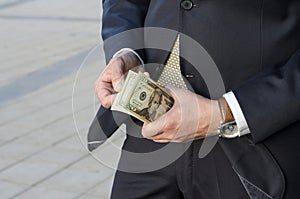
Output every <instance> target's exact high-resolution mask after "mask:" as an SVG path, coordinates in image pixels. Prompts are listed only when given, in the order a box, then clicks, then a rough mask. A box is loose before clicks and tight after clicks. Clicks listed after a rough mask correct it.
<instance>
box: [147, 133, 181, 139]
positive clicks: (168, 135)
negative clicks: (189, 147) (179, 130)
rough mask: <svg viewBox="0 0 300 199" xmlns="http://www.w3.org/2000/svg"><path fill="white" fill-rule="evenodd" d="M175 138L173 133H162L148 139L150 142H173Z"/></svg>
mask: <svg viewBox="0 0 300 199" xmlns="http://www.w3.org/2000/svg"><path fill="white" fill-rule="evenodd" d="M175 137H176V132H175V131H164V132H161V133H158V134H156V135H154V136H151V137H149V139H151V140H173V139H174V138H175Z"/></svg>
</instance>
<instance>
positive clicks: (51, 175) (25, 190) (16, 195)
mask: <svg viewBox="0 0 300 199" xmlns="http://www.w3.org/2000/svg"><path fill="white" fill-rule="evenodd" d="M89 155H90V154H85V155H83V156H81V157H80V158H78V159H77V160H75V161H73V162H71V163H69V164H67V165H66V166H65V167H63V168H61V169H58V170H57V171H55V172H53V173H52V174H50V175H48V176H46V177H45V178H43V179H41V180H39V181H37V182H35V183H33V184H31V185H30V186H29V187H27V188H25V189H24V190H22V191H20V192H19V193H16V194H15V195H13V196H11V197H10V199H13V198H16V197H18V196H20V195H21V194H23V193H25V192H27V191H29V190H31V189H32V188H34V187H36V186H38V185H39V184H41V183H43V182H45V181H46V180H48V179H50V178H52V177H53V176H55V175H57V174H59V173H61V172H62V171H64V170H65V169H67V168H69V167H71V166H72V165H74V164H76V163H77V162H79V161H81V160H83V159H84V158H86V157H88V156H89Z"/></svg>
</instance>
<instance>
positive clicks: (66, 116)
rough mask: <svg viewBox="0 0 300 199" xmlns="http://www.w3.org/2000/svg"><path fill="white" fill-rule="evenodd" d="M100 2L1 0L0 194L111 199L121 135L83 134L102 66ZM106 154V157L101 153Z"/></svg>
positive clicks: (94, 104) (94, 102)
mask: <svg viewBox="0 0 300 199" xmlns="http://www.w3.org/2000/svg"><path fill="white" fill-rule="evenodd" d="M100 2H101V1H98V0H88V1H82V0H52V1H47V0H0V27H1V32H0V63H1V65H0V198H1V199H2V198H63V199H64V198H91V199H93V198H98V199H99V198H101V199H102V198H103V199H106V198H109V195H110V189H111V184H112V180H113V175H114V172H115V170H114V168H115V167H116V164H117V161H118V158H119V155H120V153H119V148H120V146H121V145H122V142H123V140H124V130H122V129H121V130H119V131H118V132H117V133H116V135H114V136H113V137H112V138H111V139H110V141H111V142H109V143H107V144H104V145H103V146H101V147H100V148H99V149H97V150H96V151H95V152H93V155H91V154H89V153H88V152H87V150H86V133H87V130H88V127H89V124H90V122H91V120H92V118H93V116H94V114H95V111H96V110H97V108H98V106H99V102H98V101H97V99H96V97H95V95H94V91H93V85H94V81H95V80H96V78H97V76H98V75H99V74H100V72H101V71H102V69H103V67H104V66H105V64H104V59H103V52H102V51H101V48H99V47H98V48H96V50H95V51H93V53H92V54H90V56H88V57H87V59H86V62H85V63H84V64H83V65H81V63H82V62H83V60H84V58H86V56H87V55H88V54H89V53H90V51H91V49H93V48H94V47H95V46H96V45H97V44H99V43H100V37H99V30H100V17H101V5H100ZM102 157H103V158H104V159H105V161H103V160H104V159H102Z"/></svg>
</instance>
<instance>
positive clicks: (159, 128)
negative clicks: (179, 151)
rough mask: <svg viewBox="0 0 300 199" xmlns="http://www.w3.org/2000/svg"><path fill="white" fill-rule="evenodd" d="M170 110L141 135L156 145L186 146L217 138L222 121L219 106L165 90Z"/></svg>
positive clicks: (182, 92)
mask: <svg viewBox="0 0 300 199" xmlns="http://www.w3.org/2000/svg"><path fill="white" fill-rule="evenodd" d="M168 90H169V93H170V94H171V95H172V97H173V98H174V105H173V107H172V108H171V109H170V110H169V111H168V112H167V113H166V114H164V115H162V116H161V117H159V118H158V119H156V120H155V121H153V122H151V123H145V124H144V126H143V129H142V134H143V136H144V137H145V138H148V139H151V140H153V141H155V142H161V143H165V142H188V141H192V140H194V139H202V138H205V137H207V136H213V135H217V128H218V126H219V124H220V121H221V120H222V117H221V113H220V109H219V105H218V102H217V101H216V100H210V99H207V98H204V97H202V96H200V95H197V94H195V93H192V92H191V91H188V90H185V89H178V88H174V87H169V88H168Z"/></svg>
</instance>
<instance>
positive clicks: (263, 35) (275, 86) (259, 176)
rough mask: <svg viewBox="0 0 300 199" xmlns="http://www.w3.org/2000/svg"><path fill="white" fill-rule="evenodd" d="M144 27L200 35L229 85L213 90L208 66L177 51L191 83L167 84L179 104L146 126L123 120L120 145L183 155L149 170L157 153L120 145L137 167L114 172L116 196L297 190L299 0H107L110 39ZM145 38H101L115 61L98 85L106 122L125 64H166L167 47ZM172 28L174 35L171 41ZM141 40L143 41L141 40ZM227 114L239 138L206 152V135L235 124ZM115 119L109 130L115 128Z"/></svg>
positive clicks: (124, 160) (105, 31) (124, 161)
mask: <svg viewBox="0 0 300 199" xmlns="http://www.w3.org/2000/svg"><path fill="white" fill-rule="evenodd" d="M142 27H161V28H168V29H171V30H174V31H175V32H177V33H178V34H183V35H187V36H189V37H191V38H193V39H194V40H195V41H197V42H198V43H200V44H201V45H202V46H203V47H204V48H205V49H206V51H207V52H208V53H209V54H210V56H211V57H212V58H213V60H214V62H215V63H216V65H217V66H218V69H219V71H220V74H221V76H222V79H223V81H224V86H225V90H226V92H225V93H222V94H224V95H223V97H222V95H219V94H215V95H211V93H210V92H209V88H207V85H206V84H205V81H204V79H205V78H203V77H202V76H201V75H203V74H199V73H198V72H197V67H196V66H194V65H191V64H190V63H189V60H185V59H181V60H180V62H181V71H182V75H183V76H185V77H187V81H188V83H189V84H190V85H191V87H192V88H193V90H194V92H191V91H188V90H185V89H178V88H173V87H170V88H169V90H170V92H171V93H172V95H173V97H174V98H175V103H174V106H173V108H172V109H171V110H170V111H169V112H168V113H166V114H165V115H164V116H162V117H161V118H158V119H157V120H156V121H154V122H152V123H149V124H144V125H143V127H142V128H139V127H137V125H135V123H136V122H131V124H129V123H127V124H128V125H127V133H128V134H129V135H128V136H127V139H126V141H125V143H124V146H123V150H125V151H129V152H131V153H139V154H146V153H150V152H153V151H159V150H160V149H163V148H164V147H166V146H171V148H172V150H174V151H182V153H183V154H182V155H181V156H180V157H179V158H178V159H176V160H174V161H173V162H171V163H170V164H168V165H166V166H164V167H162V168H159V169H153V170H151V169H150V170H149V171H147V172H143V171H145V170H143V168H142V167H146V166H148V165H151V162H148V163H147V165H146V164H144V165H143V164H142V162H143V161H141V160H140V161H138V160H135V159H132V158H130V156H128V155H126V154H125V153H123V154H122V156H121V160H120V163H119V169H120V168H124V167H126V168H129V167H132V168H133V167H134V168H135V169H132V171H130V169H120V170H119V171H117V173H116V177H115V181H114V186H113V191H112V198H204V199H206V198H209V199H214V198H226V199H227V198H230V199H232V198H288V199H290V198H300V191H299V190H298V186H299V184H300V183H299V182H298V181H299V179H300V172H299V169H298V168H299V166H300V155H299V153H298V151H299V149H300V147H299V144H298V140H299V138H300V133H299V131H300V51H299V49H300V2H299V1H297V0H291V1H265V0H260V1H255V2H254V1H237V0H230V1H226V2H224V1H220V0H217V1H200V0H193V1H191V0H183V1H173V0H165V1H162V0H152V1H150V0H144V1H142V0H122V1H121V0H106V1H103V28H102V36H103V39H104V40H105V41H108V40H109V38H111V37H112V36H114V35H117V34H118V33H121V32H124V31H127V30H131V29H134V28H142ZM147 37H150V38H151V35H150V34H149V33H147V32H144V33H140V34H129V36H128V37H126V38H122V39H121V40H120V42H106V43H105V50H106V57H107V60H108V61H109V64H108V66H107V68H106V69H105V71H104V72H103V73H102V74H101V76H100V78H99V79H98V81H97V84H96V93H97V94H98V97H99V99H100V101H101V104H102V106H103V107H102V108H101V110H100V112H99V113H100V114H98V116H97V119H98V120H97V122H100V124H101V121H102V120H103V121H107V120H108V119H107V116H108V115H109V116H111V113H110V110H109V108H110V106H111V104H112V102H113V100H114V97H115V95H116V92H118V91H120V89H121V87H122V82H123V80H124V78H125V76H126V73H127V71H128V70H130V69H132V68H135V67H137V66H139V65H141V62H143V61H144V62H145V63H156V64H151V65H150V66H146V70H147V71H149V72H150V76H151V77H153V78H154V79H155V76H156V75H155V71H160V70H158V69H159V68H161V64H165V63H166V61H167V59H168V53H167V52H165V51H162V50H155V49H149V48H147V46H148V44H149V43H151V42H155V41H154V40H155V39H154V40H152V41H151V39H149V38H148V39H147ZM176 37H177V34H174V35H171V36H170V37H168V38H169V41H168V42H167V43H169V44H170V47H169V50H171V48H172V44H174V41H175V40H176ZM152 39H153V38H152ZM181 42H182V45H181V46H183V47H182V51H181V53H182V54H185V53H189V49H190V46H186V45H184V39H183V40H182V41H181ZM136 43H139V44H140V43H142V44H143V45H144V46H145V48H146V49H136V48H135V47H136ZM149 46H151V44H149ZM124 48H126V49H124ZM121 49H123V50H121ZM132 49H133V50H135V51H133V50H132ZM119 50H121V51H119ZM297 50H298V51H297ZM113 56H114V57H113ZM112 57H113V58H112ZM162 68H163V67H162ZM139 69H140V70H141V68H139ZM191 102H192V103H191ZM186 104H189V106H187V105H186ZM104 107H105V108H104ZM195 110H201V111H195ZM212 116H214V117H212ZM211 118H212V119H211ZM110 119H111V118H110ZM219 121H222V122H223V126H220V124H219ZM230 122H233V123H234V124H233V125H237V128H238V134H237V137H235V138H233V139H227V138H226V135H225V136H223V137H225V138H221V139H219V140H218V143H217V144H216V145H215V146H214V148H213V150H212V151H211V152H210V153H209V154H208V155H207V156H205V157H204V158H201V159H200V158H199V157H198V151H199V149H200V147H201V145H202V144H203V138H206V137H210V136H211V138H214V136H215V135H217V134H219V133H220V131H218V129H219V130H220V129H221V130H222V128H223V127H224V124H225V126H226V125H227V127H232V126H230V125H231V124H232V123H230ZM106 125H107V124H106ZM114 125H115V124H114ZM114 125H112V127H106V126H105V127H103V129H106V131H107V129H108V131H112V130H114V129H115V126H114ZM229 129H231V128H229ZM141 132H142V134H143V136H144V137H146V138H147V139H145V138H141V136H139V135H140V134H141ZM221 133H224V132H221ZM194 138H195V140H194V141H191V140H193V139H194ZM169 142H171V143H170V144H168V143H169ZM169 152H170V151H169ZM174 153H175V152H174ZM167 154H169V155H170V156H171V155H172V154H171V153H167ZM154 156H155V157H154V159H155V158H156V156H157V158H158V157H159V155H158V154H156V155H154ZM162 156H163V155H162ZM139 157H142V156H139ZM163 157H165V158H166V157H167V155H166V156H163ZM151 160H153V159H151ZM157 160H158V161H159V160H162V159H159V158H158V159H157ZM124 165H126V166H124Z"/></svg>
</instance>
